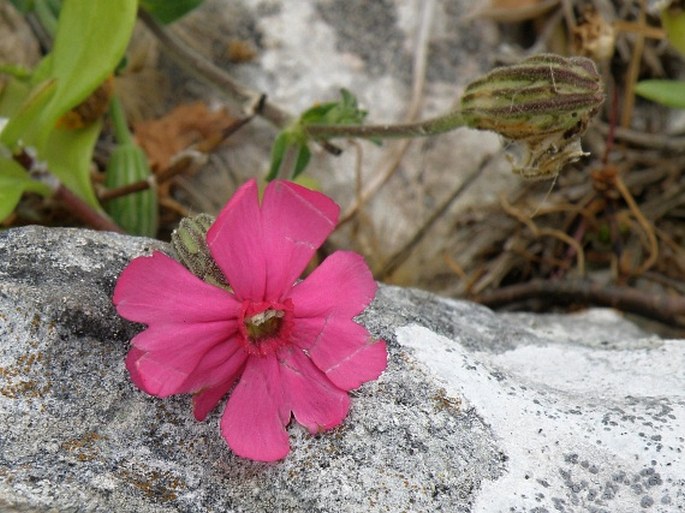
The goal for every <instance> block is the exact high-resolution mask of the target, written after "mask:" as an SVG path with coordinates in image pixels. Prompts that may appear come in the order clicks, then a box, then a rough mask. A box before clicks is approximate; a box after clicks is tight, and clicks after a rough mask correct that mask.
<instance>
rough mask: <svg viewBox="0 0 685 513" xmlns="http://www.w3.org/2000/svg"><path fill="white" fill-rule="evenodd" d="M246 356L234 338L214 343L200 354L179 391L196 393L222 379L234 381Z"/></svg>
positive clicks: (220, 381) (213, 385)
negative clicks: (200, 356) (198, 359)
mask: <svg viewBox="0 0 685 513" xmlns="http://www.w3.org/2000/svg"><path fill="white" fill-rule="evenodd" d="M247 356H248V355H247V353H246V352H245V350H244V349H243V348H242V346H241V345H240V344H239V343H238V342H237V341H236V340H231V341H229V342H225V343H221V344H217V345H215V346H214V347H213V348H212V349H210V350H209V351H207V352H206V353H205V354H204V355H203V356H202V358H201V359H200V361H199V362H198V364H197V366H196V367H195V369H193V372H191V373H190V375H189V376H188V378H187V379H186V381H185V382H184V383H183V385H182V386H181V387H180V388H181V392H180V393H197V392H200V391H201V390H203V389H207V388H212V387H215V386H217V385H219V384H221V383H223V382H224V381H231V382H234V381H235V380H236V379H237V377H238V376H239V374H240V372H242V370H243V365H244V364H245V360H247Z"/></svg>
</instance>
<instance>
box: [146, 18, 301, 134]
mask: <svg viewBox="0 0 685 513" xmlns="http://www.w3.org/2000/svg"><path fill="white" fill-rule="evenodd" d="M138 17H139V18H140V19H141V20H142V21H143V23H145V25H146V26H147V28H148V29H149V30H150V32H152V34H154V36H155V37H156V38H157V40H158V41H159V42H160V43H161V44H162V46H163V47H164V49H165V50H166V51H167V53H168V54H169V56H170V57H171V58H172V59H174V60H175V61H176V62H177V63H178V64H180V65H181V66H183V67H184V68H186V69H187V70H188V71H189V72H190V73H192V74H194V75H195V76H198V77H200V78H202V79H203V80H204V81H205V82H207V83H208V84H209V85H211V86H213V87H215V88H216V89H217V91H219V92H221V93H223V94H224V95H225V96H228V97H229V98H230V99H232V100H233V101H235V102H236V103H238V104H240V105H241V106H242V108H243V109H244V110H245V111H246V112H247V114H248V115H250V114H257V115H259V116H261V117H263V118H264V119H266V120H268V121H270V122H271V123H272V124H274V125H275V126H276V127H278V128H284V127H285V126H287V125H288V124H290V123H291V122H292V120H293V116H292V115H291V114H290V113H289V112H287V111H286V110H285V109H283V108H281V107H279V106H278V105H275V104H274V103H272V102H270V101H268V99H267V98H266V95H265V94H263V93H260V92H258V91H254V90H252V89H250V88H249V87H247V86H245V85H243V84H241V83H240V82H238V81H236V80H234V79H233V77H232V76H231V75H229V74H228V73H226V72H225V71H224V70H222V69H221V68H219V67H218V66H216V65H215V64H214V63H212V62H210V61H209V60H208V59H206V58H205V57H204V56H203V55H201V54H200V53H198V52H196V51H195V50H193V49H192V48H191V47H190V45H188V44H186V43H182V42H181V41H179V40H178V39H177V38H176V37H175V36H173V35H172V34H171V33H170V31H168V30H167V29H166V28H164V27H162V26H161V25H160V24H159V23H157V21H156V20H155V19H154V18H153V17H152V16H151V15H150V14H148V13H147V12H145V10H144V9H140V10H139V11H138Z"/></svg>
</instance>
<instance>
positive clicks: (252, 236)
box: [207, 180, 267, 300]
mask: <svg viewBox="0 0 685 513" xmlns="http://www.w3.org/2000/svg"><path fill="white" fill-rule="evenodd" d="M263 237H264V236H263V234H262V213H261V211H260V209H259V191H258V190H257V182H256V181H255V180H250V181H248V182H247V183H245V185H243V186H242V187H240V188H239V189H238V190H237V191H236V192H235V194H234V195H233V197H231V199H230V201H229V202H228V203H227V204H226V206H225V207H224V208H223V210H222V211H221V212H220V213H219V216H218V217H217V219H216V221H215V222H214V224H213V225H212V227H211V228H210V229H209V231H208V232H207V245H208V246H209V250H210V252H211V253H212V256H213V257H214V259H215V260H216V262H217V264H218V266H219V267H220V268H221V270H222V271H223V273H224V276H225V277H226V280H227V281H228V283H229V284H230V285H231V287H232V288H233V290H234V291H235V293H236V296H237V297H239V298H241V299H254V300H261V299H262V298H263V296H264V291H265V288H266V258H267V257H266V254H265V252H264V241H263Z"/></svg>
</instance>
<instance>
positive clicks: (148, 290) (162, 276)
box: [113, 252, 240, 325]
mask: <svg viewBox="0 0 685 513" xmlns="http://www.w3.org/2000/svg"><path fill="white" fill-rule="evenodd" d="M113 301H114V305H115V306H116V308H117V312H119V315H121V316H122V317H124V318H126V319H129V320H131V321H135V322H142V323H145V324H150V325H152V324H155V323H158V322H159V323H172V324H177V325H178V324H184V323H196V322H208V321H215V320H225V319H229V318H237V316H238V309H239V307H240V303H238V302H237V301H236V299H235V298H234V297H233V296H232V295H231V294H230V293H228V292H226V291H225V290H222V289H220V288H217V287H214V286H212V285H209V284H207V283H205V282H203V281H202V280H201V279H200V278H198V277H196V276H194V275H193V274H192V273H191V272H190V271H188V270H187V269H186V268H185V267H183V266H182V265H181V264H180V263H178V262H177V261H176V260H174V259H172V258H170V257H168V256H167V255H165V254H163V253H160V252H155V253H154V254H153V255H152V256H149V257H138V258H136V259H134V260H133V261H132V262H131V263H130V264H129V265H128V267H126V269H124V271H123V272H122V273H121V276H119V279H118V280H117V284H116V287H115V288H114V299H113Z"/></svg>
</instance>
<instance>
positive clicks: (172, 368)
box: [128, 321, 237, 397]
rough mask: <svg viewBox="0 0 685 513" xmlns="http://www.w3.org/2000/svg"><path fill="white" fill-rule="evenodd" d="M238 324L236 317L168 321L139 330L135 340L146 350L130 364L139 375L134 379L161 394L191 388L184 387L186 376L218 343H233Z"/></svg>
mask: <svg viewBox="0 0 685 513" xmlns="http://www.w3.org/2000/svg"><path fill="white" fill-rule="evenodd" d="M235 326H236V322H235V321H225V322H212V323H197V324H181V325H171V324H164V325H155V326H152V327H150V328H148V329H147V330H145V331H143V332H142V333H139V334H138V335H136V336H135V337H134V338H133V340H132V341H131V342H132V344H133V347H134V348H135V349H136V350H137V351H141V352H142V354H137V356H136V358H135V361H134V362H133V361H132V362H131V363H130V364H129V365H128V367H129V371H131V369H132V368H134V369H135V375H136V377H137V378H138V379H137V380H135V379H134V383H136V385H138V386H139V387H140V388H141V389H143V390H144V391H145V392H147V393H149V394H152V395H156V396H159V397H166V396H168V395H171V394H178V393H184V392H187V391H189V390H187V389H186V387H184V383H185V382H186V380H188V378H189V377H190V376H191V374H192V373H193V371H194V370H195V369H196V368H197V367H198V365H199V364H200V362H201V361H202V359H203V358H205V357H206V355H207V354H208V353H211V352H212V351H213V350H214V349H215V347H216V346H218V345H224V344H225V345H229V344H231V343H230V342H229V340H230V339H231V337H232V336H233V335H234V334H235V333H236V332H237V329H236V327H235ZM147 348H150V350H148V349H147ZM226 350H228V348H227V349H226ZM134 364H135V365H134ZM131 376H132V378H133V377H134V372H133V371H132V372H131ZM196 386H197V387H198V388H200V387H199V386H198V385H196Z"/></svg>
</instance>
